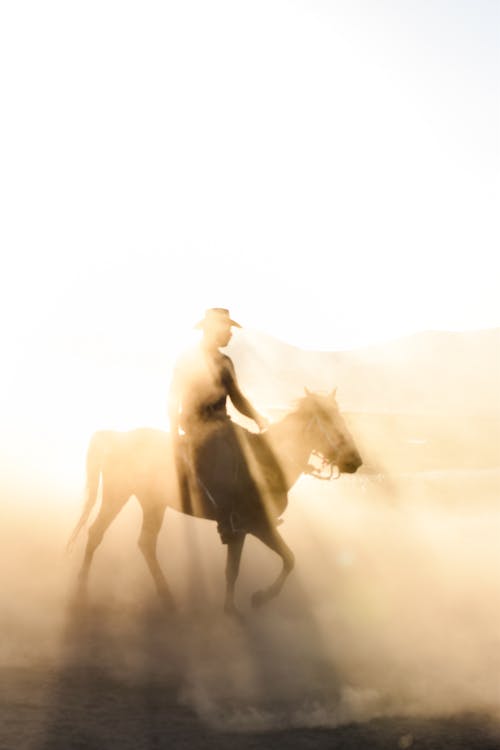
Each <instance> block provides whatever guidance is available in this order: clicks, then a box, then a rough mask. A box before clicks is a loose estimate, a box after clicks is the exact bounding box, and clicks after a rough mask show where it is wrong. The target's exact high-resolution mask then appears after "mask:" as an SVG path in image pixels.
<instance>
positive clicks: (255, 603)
mask: <svg viewBox="0 0 500 750" xmlns="http://www.w3.org/2000/svg"><path fill="white" fill-rule="evenodd" d="M251 602H252V607H253V608H254V609H259V607H262V605H263V604H265V603H266V592H265V591H256V592H255V594H252V598H251Z"/></svg>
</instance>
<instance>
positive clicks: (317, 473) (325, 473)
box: [303, 414, 340, 482]
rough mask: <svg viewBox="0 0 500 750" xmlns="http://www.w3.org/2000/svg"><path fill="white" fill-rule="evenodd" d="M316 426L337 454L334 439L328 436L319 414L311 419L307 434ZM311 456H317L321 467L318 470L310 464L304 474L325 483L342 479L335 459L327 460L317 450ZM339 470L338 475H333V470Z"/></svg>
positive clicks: (306, 429)
mask: <svg viewBox="0 0 500 750" xmlns="http://www.w3.org/2000/svg"><path fill="white" fill-rule="evenodd" d="M314 426H316V427H317V428H318V429H319V431H320V432H321V433H322V435H323V437H324V438H325V440H326V441H327V442H328V443H329V444H330V445H331V447H332V448H333V450H334V451H335V453H337V446H336V445H334V443H333V442H332V439H331V438H330V435H329V434H328V432H327V430H326V429H325V427H324V425H323V422H322V421H321V419H320V418H319V417H318V415H317V414H314V416H312V417H311V419H310V420H309V422H308V423H307V425H306V428H305V430H304V432H305V433H307V432H309V431H310V430H311V428H313V427H314ZM310 455H311V456H317V457H318V458H319V460H320V461H321V466H320V467H319V468H318V467H316V466H314V465H313V464H310V463H308V464H307V466H306V468H305V469H304V471H303V474H308V475H309V476H312V477H314V478H315V479H323V480H324V481H327V482H329V481H330V480H331V479H338V478H339V477H340V469H339V467H338V466H337V464H335V462H334V460H333V459H330V460H328V458H325V456H324V455H323V454H322V453H320V452H319V451H317V450H312V451H311V453H310ZM334 467H335V469H336V470H337V471H336V473H335V474H334V473H333V469H334Z"/></svg>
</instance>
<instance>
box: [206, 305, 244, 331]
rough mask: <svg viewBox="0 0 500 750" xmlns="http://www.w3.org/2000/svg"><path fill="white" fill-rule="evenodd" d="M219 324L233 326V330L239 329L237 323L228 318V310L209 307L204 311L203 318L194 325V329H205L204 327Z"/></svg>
mask: <svg viewBox="0 0 500 750" xmlns="http://www.w3.org/2000/svg"><path fill="white" fill-rule="evenodd" d="M220 324H227V325H230V326H235V328H241V326H240V324H239V323H237V322H236V321H235V320H231V318H230V317H229V310H227V309H226V308H225V307H209V308H208V310H205V317H204V318H203V320H200V321H199V322H198V323H197V324H196V325H195V328H205V326H213V325H220Z"/></svg>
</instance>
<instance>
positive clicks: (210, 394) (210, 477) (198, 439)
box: [169, 307, 267, 542]
mask: <svg viewBox="0 0 500 750" xmlns="http://www.w3.org/2000/svg"><path fill="white" fill-rule="evenodd" d="M233 326H236V327H237V328H241V326H240V325H239V324H238V323H236V322H235V321H234V320H231V318H230V316H229V311H228V310H226V309H225V308H220V307H214V308H210V309H209V310H207V311H206V313H205V317H204V318H203V320H201V321H200V322H199V323H198V324H197V326H196V327H197V328H199V329H201V331H202V337H201V340H200V342H199V345H198V346H197V347H196V348H195V349H194V350H193V351H191V352H189V353H188V354H185V355H184V356H183V357H181V359H180V360H179V361H178V363H177V365H176V367H175V369H174V375H173V379H172V384H171V388H170V397H169V420H170V429H171V434H172V436H173V441H174V451H175V452H176V455H177V465H178V469H179V471H181V472H182V473H183V474H185V473H186V466H187V467H188V472H189V473H191V475H193V474H194V477H193V476H191V482H190V484H191V487H192V490H193V484H194V485H195V488H194V491H195V492H196V491H198V492H204V493H206V494H207V495H208V496H209V499H210V500H211V502H212V503H213V505H214V509H215V515H216V517H217V521H218V529H219V533H220V535H221V538H222V541H223V542H227V541H229V540H230V538H231V537H232V536H233V534H234V532H235V529H234V525H233V524H232V521H231V513H232V510H233V508H232V503H231V501H230V500H229V501H228V500H227V498H226V497H225V493H223V492H220V491H218V489H217V488H218V486H222V485H223V482H224V479H225V477H223V476H221V473H223V472H227V471H228V470H232V467H237V466H238V463H239V461H240V460H241V457H242V451H241V446H240V445H239V444H238V439H237V436H236V432H235V430H234V427H233V425H232V423H231V420H230V418H229V415H228V413H227V409H226V402H227V397H228V396H229V398H230V399H231V402H232V403H233V404H234V406H235V407H236V409H238V411H239V412H241V413H242V414H244V415H245V416H246V417H250V418H251V419H253V420H254V421H255V423H256V424H257V426H258V427H259V429H263V428H264V427H265V426H266V425H267V420H266V419H265V418H264V417H262V416H261V415H260V414H259V413H258V412H257V411H256V410H255V409H254V408H253V406H252V405H251V404H250V402H249V401H248V399H247V398H246V397H245V396H244V395H243V393H242V392H241V390H240V387H239V385H238V382H237V379H236V372H235V369H234V365H233V362H232V361H231V359H230V358H229V357H228V356H227V355H226V354H223V353H222V352H221V351H220V349H221V348H224V347H225V346H227V345H228V344H229V341H230V340H231V336H232V332H231V328H232V327H233ZM179 428H180V429H181V430H182V431H183V432H184V433H185V435H186V437H187V446H186V449H183V448H182V447H181V440H180V434H179Z"/></svg>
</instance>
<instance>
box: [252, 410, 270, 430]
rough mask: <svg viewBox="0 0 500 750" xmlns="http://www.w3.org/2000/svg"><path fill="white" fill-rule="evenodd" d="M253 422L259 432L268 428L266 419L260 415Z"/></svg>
mask: <svg viewBox="0 0 500 750" xmlns="http://www.w3.org/2000/svg"><path fill="white" fill-rule="evenodd" d="M255 422H256V424H257V427H258V428H259V430H260V431H261V432H262V430H265V429H266V427H269V420H268V419H267V418H266V417H263V416H261V415H260V414H258V415H257V416H256V417H255Z"/></svg>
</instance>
